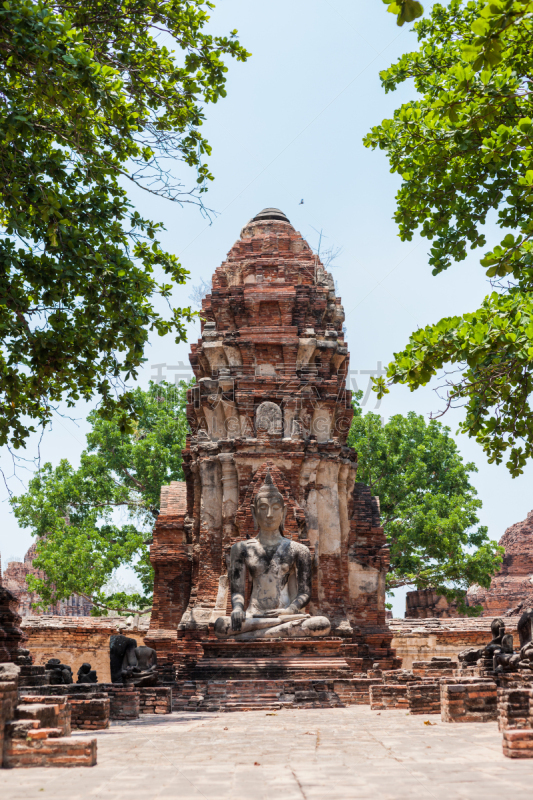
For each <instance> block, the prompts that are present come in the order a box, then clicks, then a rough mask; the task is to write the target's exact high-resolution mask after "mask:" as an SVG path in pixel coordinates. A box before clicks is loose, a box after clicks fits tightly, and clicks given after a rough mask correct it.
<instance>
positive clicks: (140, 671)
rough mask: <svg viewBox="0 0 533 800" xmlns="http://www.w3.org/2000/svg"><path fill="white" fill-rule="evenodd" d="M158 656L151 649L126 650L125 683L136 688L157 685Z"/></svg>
mask: <svg viewBox="0 0 533 800" xmlns="http://www.w3.org/2000/svg"><path fill="white" fill-rule="evenodd" d="M157 677H158V675H157V654H156V652H155V650H152V648H151V647H145V646H144V645H143V646H141V647H136V648H135V649H131V648H130V649H128V650H126V654H125V657H124V664H123V668H122V680H123V682H124V683H133V684H134V685H135V686H156V685H157Z"/></svg>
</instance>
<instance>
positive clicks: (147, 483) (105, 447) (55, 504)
mask: <svg viewBox="0 0 533 800" xmlns="http://www.w3.org/2000/svg"><path fill="white" fill-rule="evenodd" d="M186 390H187V385H186V384H185V383H184V382H183V381H182V382H181V385H180V387H179V389H176V388H175V387H174V386H172V385H171V384H167V383H162V384H159V385H157V384H154V383H151V384H150V389H149V390H148V391H143V390H142V389H136V390H135V391H134V392H133V393H132V407H133V410H134V412H135V416H136V422H135V423H134V428H133V431H132V432H131V433H125V432H123V431H122V430H121V429H120V415H119V414H118V413H117V414H116V415H115V416H114V417H112V418H111V419H108V420H106V419H102V417H101V416H100V415H99V414H97V413H96V412H92V413H91V414H90V416H89V418H88V419H89V422H90V423H91V426H92V427H91V430H90V432H89V433H88V435H87V449H86V450H84V452H83V453H82V455H81V460H80V467H79V469H77V470H76V469H74V468H73V467H72V466H71V464H69V462H68V461H67V460H66V459H63V460H62V461H61V462H60V464H59V466H57V467H55V468H54V467H52V465H51V464H49V463H48V464H45V465H44V466H43V468H42V469H41V470H39V471H38V472H37V473H36V474H35V475H34V476H33V478H32V479H31V480H30V482H29V487H28V491H27V492H26V493H24V494H22V495H20V496H19V497H14V498H12V499H11V504H12V507H13V510H14V513H15V516H16V518H17V521H18V523H19V525H20V526H21V527H23V528H29V529H30V530H31V532H32V534H33V535H34V536H36V537H37V538H38V545H37V558H36V559H35V560H34V562H33V565H34V567H36V568H38V569H40V570H43V571H44V573H45V575H44V577H43V578H39V577H35V576H31V577H29V579H28V582H29V583H30V585H31V589H32V590H33V591H36V592H37V593H38V595H39V596H40V598H41V604H40V605H41V607H42V608H46V607H47V606H48V605H50V604H53V603H55V602H57V601H58V600H62V599H65V598H67V597H69V596H70V595H71V594H72V593H76V594H79V595H82V596H83V597H86V598H88V599H90V600H92V601H93V602H94V603H95V604H96V609H95V613H100V612H105V611H106V610H107V609H114V610H118V611H122V612H124V611H131V610H132V609H139V608H145V607H146V606H147V605H149V604H150V603H151V593H152V587H153V574H152V568H151V565H150V561H149V551H148V544H149V538H150V531H151V530H152V528H153V525H154V522H155V520H156V518H157V515H158V513H159V497H160V492H161V486H163V485H165V484H168V483H169V482H170V481H174V480H183V473H182V467H181V465H182V449H183V447H184V446H185V436H186V434H187V420H186V416H185V403H186ZM124 565H130V566H132V567H133V570H134V571H135V573H136V575H137V577H138V578H139V580H140V582H141V585H142V589H143V591H142V593H133V594H129V595H127V594H125V593H124V592H120V591H119V592H116V591H115V592H112V593H111V594H109V593H107V592H106V585H107V584H108V583H109V582H110V579H111V578H112V576H113V573H114V571H115V570H116V569H117V568H118V567H120V566H124Z"/></svg>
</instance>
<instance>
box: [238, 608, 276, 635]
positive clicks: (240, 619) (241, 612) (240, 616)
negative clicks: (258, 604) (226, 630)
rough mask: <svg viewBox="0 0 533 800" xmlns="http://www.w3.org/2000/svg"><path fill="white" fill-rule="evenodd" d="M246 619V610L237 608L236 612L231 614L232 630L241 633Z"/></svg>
mask: <svg viewBox="0 0 533 800" xmlns="http://www.w3.org/2000/svg"><path fill="white" fill-rule="evenodd" d="M274 616H276V615H274ZM245 619H246V614H245V613H244V609H242V608H236V609H235V610H234V611H232V612H231V630H232V631H237V632H238V631H240V630H241V628H242V623H243V622H244V620H245Z"/></svg>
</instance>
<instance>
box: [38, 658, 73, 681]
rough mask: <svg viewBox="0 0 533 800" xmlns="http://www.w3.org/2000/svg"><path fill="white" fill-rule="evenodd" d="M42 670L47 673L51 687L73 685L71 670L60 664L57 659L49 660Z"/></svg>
mask: <svg viewBox="0 0 533 800" xmlns="http://www.w3.org/2000/svg"><path fill="white" fill-rule="evenodd" d="M44 669H45V672H46V673H48V676H49V682H50V684H51V685H52V686H62V685H65V684H66V685H68V684H71V683H73V679H72V669H71V668H70V667H68V666H67V665H66V664H62V663H61V661H60V660H59V659H58V658H49V659H48V661H47V662H46V665H45V668H44Z"/></svg>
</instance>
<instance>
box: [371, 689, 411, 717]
mask: <svg viewBox="0 0 533 800" xmlns="http://www.w3.org/2000/svg"><path fill="white" fill-rule="evenodd" d="M407 692H408V686H407V685H406V684H403V685H402V684H381V685H379V684H378V685H374V686H371V687H370V708H371V709H372V710H373V711H387V710H389V709H405V710H407V709H408V708H409V704H408V701H407Z"/></svg>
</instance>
